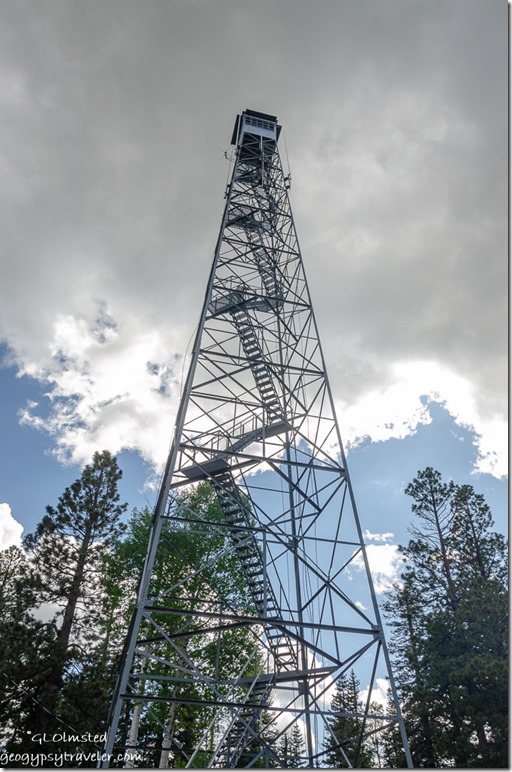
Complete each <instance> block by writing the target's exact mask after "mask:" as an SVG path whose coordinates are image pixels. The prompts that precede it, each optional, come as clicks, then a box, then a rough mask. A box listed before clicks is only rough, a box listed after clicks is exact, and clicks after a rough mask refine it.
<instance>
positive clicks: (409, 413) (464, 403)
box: [338, 361, 508, 477]
mask: <svg viewBox="0 0 512 772" xmlns="http://www.w3.org/2000/svg"><path fill="white" fill-rule="evenodd" d="M421 397H427V398H429V399H432V400H435V401H438V402H442V403H443V404H444V406H445V407H446V409H447V410H448V412H449V413H450V414H451V415H452V416H453V417H454V418H455V419H456V421H457V422H458V423H459V424H460V425H462V426H466V427H468V428H471V429H473V430H474V431H475V432H476V434H477V439H476V442H477V445H478V450H479V454H478V459H477V466H476V471H480V472H489V473H490V474H493V475H495V476H496V477H502V476H506V475H507V451H508V434H507V423H506V420H505V418H500V417H498V416H490V417H489V416H487V415H485V414H484V413H483V412H482V410H481V407H480V405H479V403H478V400H477V398H476V394H475V388H474V385H472V384H471V382H470V381H469V380H468V379H467V378H465V377H463V376H461V375H458V374H456V373H454V372H453V371H451V370H450V369H449V368H448V367H446V366H444V365H442V364H440V363H439V362H435V361H430V362H425V361H410V362H398V363H395V364H394V365H392V367H391V368H390V373H389V375H388V380H387V382H385V383H384V384H383V385H382V386H380V387H378V388H373V389H371V390H369V391H367V392H366V393H364V394H363V395H362V396H361V398H359V399H356V400H355V401H354V402H353V404H351V405H346V404H343V403H338V405H339V406H338V414H339V415H340V416H341V417H342V426H343V430H344V433H345V441H346V443H347V446H348V447H350V445H353V444H357V442H358V441H360V440H361V439H363V438H364V437H369V438H370V439H371V440H373V441H374V442H379V441H384V440H388V439H390V438H391V437H397V438H403V437H406V436H408V435H409V434H411V433H413V432H414V431H415V430H416V429H417V427H418V426H419V425H421V424H428V423H430V421H431V417H430V413H429V409H428V400H427V401H425V400H421Z"/></svg>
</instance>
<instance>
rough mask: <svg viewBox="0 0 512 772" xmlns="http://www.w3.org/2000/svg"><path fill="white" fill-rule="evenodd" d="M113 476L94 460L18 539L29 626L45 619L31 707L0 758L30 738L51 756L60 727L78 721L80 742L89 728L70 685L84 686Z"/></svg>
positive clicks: (116, 527) (104, 457) (111, 513)
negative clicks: (39, 740) (30, 607)
mask: <svg viewBox="0 0 512 772" xmlns="http://www.w3.org/2000/svg"><path fill="white" fill-rule="evenodd" d="M121 474H122V473H121V470H120V469H119V467H118V465H117V461H116V459H115V458H114V457H113V456H112V455H111V454H110V453H109V452H108V451H103V452H102V453H95V454H94V456H93V460H92V463H91V464H89V465H87V466H86V467H85V468H84V470H83V472H82V475H81V477H80V478H79V479H77V480H76V481H75V482H74V483H73V484H72V485H71V486H70V487H68V488H66V490H65V491H64V493H63V494H62V496H60V498H59V500H58V504H57V506H56V507H51V506H48V507H47V509H46V515H45V516H44V517H43V519H42V520H41V522H40V523H39V525H38V526H37V528H36V530H35V532H34V533H33V534H30V535H28V536H27V537H26V538H25V549H26V550H27V551H28V559H29V563H30V574H31V575H30V581H29V585H30V587H31V591H32V592H33V593H34V594H35V595H36V596H37V603H36V604H35V606H36V609H38V610H37V611H36V612H35V614H33V618H35V619H37V618H38V616H39V617H41V616H43V617H48V616H50V619H49V621H47V622H45V623H44V628H45V629H46V633H47V634H46V638H45V640H44V642H43V643H44V645H40V646H39V647H38V650H37V658H38V661H39V672H38V673H37V674H36V675H35V677H34V680H33V682H32V684H31V686H30V692H31V696H32V698H33V700H32V705H31V707H30V708H28V707H27V710H26V713H25V715H24V716H20V717H19V720H18V722H17V727H16V731H15V732H14V735H13V737H12V738H11V739H10V741H9V742H8V743H7V748H8V750H11V749H12V750H15V751H18V752H19V751H20V750H21V749H24V748H27V749H30V750H33V744H32V743H31V742H30V735H31V734H34V733H36V734H41V735H43V736H46V737H47V738H50V739H49V740H48V741H47V744H46V746H45V751H48V752H50V751H52V750H54V748H53V744H52V741H51V737H52V736H53V735H55V734H57V733H58V732H62V729H63V727H64V728H67V730H68V732H69V731H70V729H71V730H72V729H73V727H72V725H71V724H70V718H73V719H77V718H79V719H80V722H81V726H80V730H79V733H80V734H82V733H84V731H85V732H87V724H88V723H91V722H92V724H93V725H95V726H97V720H98V717H97V714H96V711H95V710H94V705H92V704H91V703H90V701H87V700H84V693H83V689H78V691H77V690H76V688H75V689H74V682H78V683H84V682H85V681H87V677H86V673H87V669H88V668H90V667H91V662H92V660H93V659H94V657H93V656H91V652H94V650H95V648H96V645H97V637H98V622H99V606H100V603H99V601H100V598H101V587H100V585H99V581H98V576H99V573H100V570H101V564H102V553H103V551H104V550H105V549H106V545H108V544H109V542H110V540H112V539H114V538H116V536H118V535H119V534H120V533H121V531H122V529H123V525H122V524H121V522H120V517H121V515H122V514H123V512H124V511H125V509H126V506H127V505H126V504H120V503H119V502H120V496H119V492H118V487H117V486H118V482H119V479H120V478H121ZM89 680H90V679H89ZM93 691H94V690H93ZM66 750H67V751H69V752H72V751H73V748H70V747H66Z"/></svg>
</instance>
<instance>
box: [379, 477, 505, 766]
mask: <svg viewBox="0 0 512 772" xmlns="http://www.w3.org/2000/svg"><path fill="white" fill-rule="evenodd" d="M406 493H407V494H408V495H409V496H411V497H412V499H413V504H412V511H413V513H414V514H415V516H416V522H415V524H414V526H413V527H412V528H411V533H412V535H413V537H414V538H413V539H411V540H410V541H409V544H408V545H407V547H406V548H403V549H402V552H403V554H404V556H405V558H406V559H407V564H406V567H405V569H404V571H403V574H402V577H401V582H400V583H399V584H397V585H396V586H395V588H394V590H393V592H392V593H391V595H390V597H389V600H388V602H387V606H386V610H387V615H388V617H389V620H390V625H391V627H392V628H393V638H392V641H391V650H392V653H393V655H394V661H395V677H396V679H397V683H398V686H399V690H400V692H401V697H402V701H403V709H404V714H405V717H406V723H407V729H408V734H409V739H410V744H411V752H412V755H413V760H414V763H415V765H417V766H426V767H430V768H435V767H442V766H457V767H464V768H465V767H484V768H486V767H506V766H507V764H508V747H507V729H506V727H507V725H508V704H507V681H508V678H507V660H508V645H507V641H508V637H507V636H508V622H507V618H508V595H507V586H506V579H507V554H506V545H505V541H504V539H503V537H502V536H501V535H500V534H497V533H495V532H492V531H491V528H492V527H493V522H492V517H491V513H490V511H489V508H488V507H487V505H486V504H485V501H484V499H483V497H482V496H481V495H479V494H477V493H475V491H474V490H473V488H472V487H471V486H469V485H464V486H457V485H456V484H455V483H453V482H450V483H444V482H443V481H442V479H441V475H440V474H439V472H436V471H435V470H433V469H431V468H430V467H429V468H427V469H425V470H424V471H423V472H419V473H418V476H417V477H416V478H415V480H414V481H413V482H412V483H411V484H410V485H409V486H407V488H406ZM395 750H396V749H395ZM389 761H390V762H391V763H392V764H394V765H395V766H402V765H403V758H401V757H400V754H399V753H395V755H394V756H393V752H392V751H390V757H389Z"/></svg>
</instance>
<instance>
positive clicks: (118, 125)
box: [0, 0, 508, 431]
mask: <svg viewBox="0 0 512 772" xmlns="http://www.w3.org/2000/svg"><path fill="white" fill-rule="evenodd" d="M0 19H1V24H0V51H1V52H2V53H1V54H0V86H1V94H2V96H1V97H0V116H1V121H0V148H1V149H0V167H1V169H2V174H1V177H0V179H1V182H0V200H1V202H2V206H1V212H2V214H0V218H1V227H2V234H3V243H2V262H3V263H4V268H3V272H4V277H5V278H4V282H5V284H4V291H3V292H2V319H1V321H0V335H2V336H4V337H5V339H6V340H7V341H8V342H9V343H10V345H11V347H12V350H13V352H14V356H15V357H16V358H17V360H18V361H19V362H20V363H22V364H24V365H25V366H26V367H28V368H29V369H30V367H32V371H33V372H38V373H39V374H40V377H45V374H46V377H50V380H51V374H52V372H54V370H55V369H56V365H55V355H54V351H53V350H52V346H54V340H55V334H56V333H55V330H56V322H57V320H58V318H60V317H65V316H67V315H68V316H69V315H70V316H75V317H77V318H78V317H79V318H83V319H86V320H88V323H89V324H90V325H91V326H92V327H93V326H94V319H95V318H96V315H97V313H98V303H100V304H101V303H103V304H104V307H105V309H107V310H108V314H110V315H111V317H112V319H113V323H115V324H116V325H117V332H118V336H117V339H116V341H117V342H116V345H117V347H118V349H119V351H120V352H121V353H119V356H121V355H122V351H123V345H124V346H126V348H127V349H128V348H129V347H130V345H131V342H133V341H134V340H135V337H136V333H137V331H139V332H142V331H145V332H146V333H149V332H150V331H157V332H158V333H159V335H160V336H161V342H162V345H159V346H156V347H155V350H158V351H159V352H161V351H165V350H167V351H168V352H169V355H168V357H169V363H170V362H172V361H173V357H174V355H175V354H176V353H178V352H179V353H183V351H184V348H185V347H186V345H187V341H188V338H189V336H190V334H191V332H192V330H193V327H194V325H195V323H196V321H197V318H198V314H199V309H200V305H201V302H202V297H203V292H204V286H205V283H206V277H207V273H208V269H209V263H210V259H211V255H212V252H213V247H214V242H215V238H216V234H217V229H218V226H219V222H220V215H221V210H222V205H223V201H222V194H223V191H224V183H225V181H226V178H227V174H228V171H229V169H228V163H227V162H226V160H225V158H224V151H225V150H228V151H229V139H230V136H231V129H232V124H233V121H234V118H235V115H236V113H237V112H238V111H239V110H241V109H243V108H245V107H253V108H255V109H261V110H264V111H268V112H271V113H276V114H277V115H278V116H279V118H280V120H281V122H282V124H283V126H284V140H285V141H286V147H285V143H284V141H283V142H282V149H281V150H282V156H283V159H284V160H285V162H286V157H287V155H288V157H289V161H290V166H291V169H292V176H293V188H292V193H291V195H292V205H293V209H294V213H295V216H296V224H297V229H298V233H299V239H300V242H301V245H302V248H303V252H304V259H305V264H306V270H307V273H308V277H309V279H310V283H311V290H312V295H313V299H314V301H315V305H316V310H317V316H318V321H319V326H320V331H321V333H322V337H323V343H324V349H325V354H326V358H327V361H328V363H329V370H330V372H331V377H332V381H333V385H334V387H335V390H336V392H337V394H338V395H340V396H341V397H342V398H343V399H344V400H345V401H346V402H348V403H349V404H352V403H354V402H356V401H357V399H358V397H359V396H360V395H361V393H364V392H368V391H370V390H373V389H375V388H378V387H380V388H383V387H384V386H385V385H386V384H388V385H389V384H391V383H392V381H393V378H394V375H393V370H392V365H393V364H394V363H395V362H407V361H419V360H423V361H432V362H436V363H440V364H442V365H443V366H445V367H446V368H448V369H450V370H451V371H453V372H454V373H456V374H458V375H460V376H463V377H464V378H466V379H467V380H469V381H470V382H471V383H472V384H473V386H474V389H475V390H476V398H477V405H478V410H479V413H480V415H481V417H482V418H492V417H495V416H503V417H504V416H505V415H506V413H505V410H506V408H505V402H506V364H505V352H506V319H507V317H506V313H507V310H506V304H507V292H506V271H507V258H506V254H507V230H506V229H507V169H506V157H507V114H506V110H507V23H508V22H507V4H506V2H494V3H489V2H486V1H484V0H480V1H478V2H477V1H476V0H449V1H447V2H441V1H439V2H434V3H433V2H423V1H422V0H416V1H415V2H412V1H411V0H386V1H385V2H382V1H381V0H357V1H356V0H354V1H353V2H348V1H347V0H343V1H342V2H340V0H335V1H334V0H319V2H316V3H314V4H313V3H310V2H306V0H304V1H299V0H280V2H279V3H276V2H273V1H272V2H271V1H270V0H259V2H258V3H257V4H255V3H249V2H236V1H235V0H216V1H215V2H213V1H211V0H210V1H208V0H173V2H172V3H164V2H157V1H156V0H155V1H154V2H149V3H140V2H138V1H137V2H133V1H132V0H109V3H104V2H103V1H102V0H101V1H100V0H99V1H96V0H89V2H88V3H81V2H78V1H77V0H76V1H75V0H71V1H70V0H49V1H48V2H46V3H41V4H37V5H36V4H34V3H31V2H24V1H23V0H18V2H16V3H10V4H9V3H5V4H3V5H2V7H1V8H0ZM88 351H89V354H88V357H89V358H88V359H87V361H82V362H81V364H80V368H82V369H83V368H85V369H87V368H89V369H90V370H91V368H92V371H94V362H95V361H96V359H95V357H96V356H97V354H96V353H95V352H96V349H95V348H93V347H91V348H89V349H88ZM164 358H165V357H164ZM146 363H147V358H146V360H144V362H142V359H141V362H140V366H141V367H145V366H146ZM155 364H156V365H157V366H159V367H162V368H165V366H166V362H165V361H159V362H156V363H155ZM34 368H35V370H34ZM57 370H58V372H59V373H61V370H59V369H58V368H57ZM92 378H93V381H94V374H93V376H92ZM174 396H176V395H174ZM102 398H105V397H104V395H103V397H102ZM130 404H131V403H130ZM116 409H117V408H116ZM126 409H127V410H128V403H127V408H126ZM130 409H131V410H133V405H132V406H131V407H130ZM105 420H107V419H106V414H105ZM383 420H385V417H383ZM135 430H136V429H134V431H135Z"/></svg>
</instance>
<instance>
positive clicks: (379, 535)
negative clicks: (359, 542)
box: [363, 530, 395, 542]
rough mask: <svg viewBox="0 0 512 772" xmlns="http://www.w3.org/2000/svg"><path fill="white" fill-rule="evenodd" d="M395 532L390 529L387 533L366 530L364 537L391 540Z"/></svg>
mask: <svg viewBox="0 0 512 772" xmlns="http://www.w3.org/2000/svg"><path fill="white" fill-rule="evenodd" d="M394 535H395V534H394V533H391V531H388V532H387V533H372V532H371V531H368V530H366V531H364V533H363V537H364V539H365V541H377V542H378V541H391V539H392V538H393V536H394Z"/></svg>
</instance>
